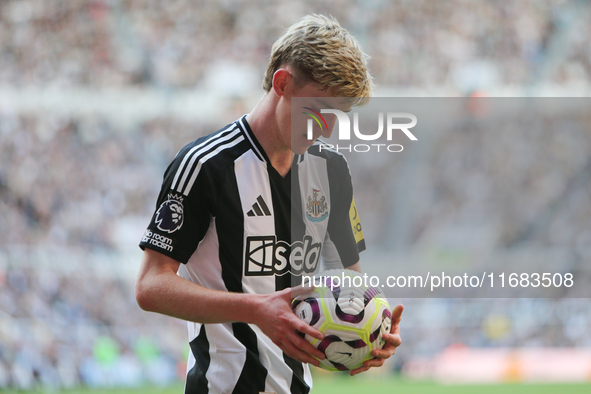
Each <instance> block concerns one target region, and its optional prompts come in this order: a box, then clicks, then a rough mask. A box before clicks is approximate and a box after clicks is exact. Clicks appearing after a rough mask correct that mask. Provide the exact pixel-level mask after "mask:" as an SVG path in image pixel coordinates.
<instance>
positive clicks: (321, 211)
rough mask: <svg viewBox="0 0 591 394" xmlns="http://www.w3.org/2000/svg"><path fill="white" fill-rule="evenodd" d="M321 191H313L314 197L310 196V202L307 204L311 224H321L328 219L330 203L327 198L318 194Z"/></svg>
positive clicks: (307, 215)
mask: <svg viewBox="0 0 591 394" xmlns="http://www.w3.org/2000/svg"><path fill="white" fill-rule="evenodd" d="M319 193H320V190H318V189H312V197H310V196H308V202H307V203H306V217H307V218H308V220H310V221H311V222H321V221H323V220H324V219H326V218H327V217H328V203H327V202H326V197H324V196H320V198H318V194H319Z"/></svg>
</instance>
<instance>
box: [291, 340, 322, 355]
mask: <svg viewBox="0 0 591 394" xmlns="http://www.w3.org/2000/svg"><path fill="white" fill-rule="evenodd" d="M291 339H292V341H293V343H294V344H295V346H296V347H297V348H298V349H300V350H302V351H304V352H306V353H308V354H310V355H311V356H313V357H316V358H319V359H321V360H324V358H325V357H326V356H325V355H324V353H322V352H321V351H320V350H318V349H317V348H315V347H314V346H312V345H311V344H310V342H308V341H306V340H305V339H304V338H302V337H301V336H299V335H297V334H294V335H293V336H292V337H291Z"/></svg>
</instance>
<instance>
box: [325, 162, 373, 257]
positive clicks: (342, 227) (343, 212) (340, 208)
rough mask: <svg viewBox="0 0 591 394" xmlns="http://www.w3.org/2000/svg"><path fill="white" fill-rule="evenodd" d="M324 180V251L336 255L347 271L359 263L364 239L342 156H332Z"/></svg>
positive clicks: (349, 178) (348, 173)
mask: <svg viewBox="0 0 591 394" xmlns="http://www.w3.org/2000/svg"><path fill="white" fill-rule="evenodd" d="M328 177H329V182H330V190H331V192H330V195H331V206H332V212H331V213H330V217H329V222H328V234H327V239H326V240H325V243H327V245H326V248H325V249H326V251H327V252H329V251H332V253H333V254H334V252H336V253H338V260H340V262H341V263H342V264H343V267H345V268H347V267H349V266H351V265H353V264H355V263H357V262H358V261H359V253H360V252H362V251H363V250H365V239H364V237H363V231H362V229H361V221H360V219H359V212H358V211H357V206H356V205H355V199H354V197H353V185H352V182H351V174H350V172H349V166H348V164H347V161H346V160H345V158H344V157H343V156H341V155H335V156H334V157H332V158H331V159H330V161H329V163H328ZM335 257H336V256H335ZM328 260H331V258H330V257H329V258H328ZM332 260H335V258H332Z"/></svg>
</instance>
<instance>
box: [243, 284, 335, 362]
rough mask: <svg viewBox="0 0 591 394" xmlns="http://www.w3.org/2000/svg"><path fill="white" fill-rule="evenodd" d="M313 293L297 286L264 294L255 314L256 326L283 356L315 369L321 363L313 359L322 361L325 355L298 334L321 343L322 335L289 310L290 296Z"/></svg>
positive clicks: (308, 289) (310, 289) (307, 288)
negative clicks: (311, 365) (308, 364)
mask: <svg viewBox="0 0 591 394" xmlns="http://www.w3.org/2000/svg"><path fill="white" fill-rule="evenodd" d="M312 290H314V289H313V288H309V287H305V288H304V287H301V286H298V287H294V288H287V289H285V290H282V291H278V292H275V293H272V294H269V295H266V296H264V301H263V302H262V303H261V304H260V307H259V308H257V309H258V310H257V311H254V313H256V314H257V316H256V317H255V324H256V325H257V326H258V327H259V328H260V329H261V331H263V332H264V333H265V335H267V336H268V337H269V338H270V339H271V340H272V341H273V343H274V344H275V345H277V346H279V348H280V349H281V350H282V351H283V352H285V354H287V355H288V356H289V357H291V358H293V359H295V360H298V361H301V362H304V363H310V364H313V365H315V366H318V365H319V364H320V363H319V362H318V360H316V359H315V358H314V357H316V358H319V359H321V360H322V359H324V358H325V356H324V353H322V352H321V351H320V350H318V349H316V348H315V347H314V346H312V345H311V344H310V343H309V342H308V341H306V339H304V338H303V337H302V336H301V335H299V334H298V333H297V331H299V332H302V333H304V334H308V335H310V336H311V337H314V338H317V339H320V340H321V339H323V338H324V335H322V333H321V332H320V331H318V330H316V329H314V328H312V326H310V325H308V324H306V323H305V322H304V321H302V320H301V319H299V318H298V317H297V316H296V315H295V313H293V311H292V309H291V302H292V300H293V298H292V297H297V296H299V295H303V294H306V293H309V292H311V291H312ZM312 356H314V357H312Z"/></svg>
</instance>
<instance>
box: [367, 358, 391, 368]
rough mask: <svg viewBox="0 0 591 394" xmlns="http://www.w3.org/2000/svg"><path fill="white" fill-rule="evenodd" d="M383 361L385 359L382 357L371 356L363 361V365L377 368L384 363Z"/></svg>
mask: <svg viewBox="0 0 591 394" xmlns="http://www.w3.org/2000/svg"><path fill="white" fill-rule="evenodd" d="M384 361H386V359H383V358H372V359H371V360H367V361H365V362H364V363H363V366H364V367H370V368H378V367H381V366H382V365H384Z"/></svg>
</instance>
